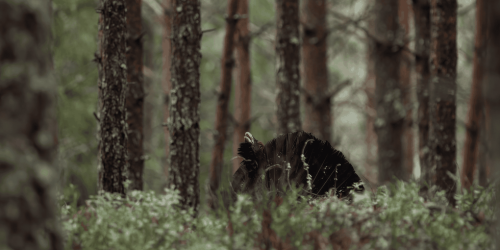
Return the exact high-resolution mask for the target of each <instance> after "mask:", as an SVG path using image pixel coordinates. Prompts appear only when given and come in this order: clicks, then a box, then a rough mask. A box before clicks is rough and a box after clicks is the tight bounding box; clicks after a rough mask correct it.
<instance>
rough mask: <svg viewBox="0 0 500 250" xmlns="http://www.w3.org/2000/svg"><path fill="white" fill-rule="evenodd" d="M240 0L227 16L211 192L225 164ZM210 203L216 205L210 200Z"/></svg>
mask: <svg viewBox="0 0 500 250" xmlns="http://www.w3.org/2000/svg"><path fill="white" fill-rule="evenodd" d="M238 2H239V1H238V0H228V5H227V17H226V34H225V36H224V47H223V52H222V59H221V74H222V77H221V81H220V85H219V88H220V92H219V93H218V94H219V96H218V99H217V107H216V115H215V130H216V131H217V132H216V134H215V145H214V148H213V151H212V160H211V162H210V194H212V195H213V194H216V191H217V189H219V185H220V180H221V175H222V166H223V164H224V146H225V143H226V137H227V134H226V133H227V121H228V118H229V113H228V106H229V98H230V95H231V84H232V83H231V81H232V74H233V67H234V57H233V50H234V34H235V31H236V24H237V23H238V20H239V18H238V17H237V16H236V11H237V10H238ZM209 203H210V204H209V205H210V206H211V207H214V206H215V205H214V204H213V203H212V202H211V201H209Z"/></svg>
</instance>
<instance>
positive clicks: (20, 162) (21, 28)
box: [0, 0, 64, 250]
mask: <svg viewBox="0 0 500 250" xmlns="http://www.w3.org/2000/svg"><path fill="white" fill-rule="evenodd" d="M51 4H52V2H51V1H49V0H40V1H9V0H0V37H1V40H2V42H1V43H0V69H2V70H1V71H0V120H1V122H0V141H1V143H0V204H2V205H1V206H0V232H1V235H2V236H0V237H1V240H0V241H1V243H0V244H1V246H2V248H5V249H16V250H17V249H19V250H20V249H56V250H59V249H61V250H62V249H64V246H63V240H64V239H63V237H62V235H61V232H60V230H59V223H58V222H59V220H58V216H57V215H58V212H57V211H58V209H57V207H56V184H55V183H57V182H56V181H57V180H56V179H57V178H56V177H57V176H58V174H59V173H58V168H57V162H56V152H57V127H56V124H57V120H56V119H57V117H56V95H57V92H56V91H57V86H56V84H55V83H56V79H55V77H54V75H53V68H52V65H53V64H52V60H51V54H50V53H51V45H50V42H51V41H50V36H51V30H50V25H51ZM20 38H21V40H20Z"/></svg>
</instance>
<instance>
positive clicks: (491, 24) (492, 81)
mask: <svg viewBox="0 0 500 250" xmlns="http://www.w3.org/2000/svg"><path fill="white" fill-rule="evenodd" d="M487 17H488V27H487V32H486V36H487V37H488V40H487V45H486V52H487V53H486V62H485V64H484V69H485V72H484V73H485V74H484V83H483V96H484V101H485V102H484V104H485V106H486V135H487V137H486V138H487V142H488V161H489V163H490V164H491V166H492V168H491V169H492V174H493V175H492V176H491V179H492V180H498V176H500V171H499V168H498V167H499V166H500V154H499V153H498V152H500V84H499V82H500V58H499V57H498V55H500V34H499V33H498V31H499V30H500V2H498V1H489V2H488V8H487ZM496 185H497V186H496V190H495V191H496V197H495V198H494V199H493V200H496V216H497V218H500V217H499V216H500V209H499V208H500V184H498V182H497V184H496ZM495 224H496V227H497V229H498V228H500V227H499V226H500V220H497V222H496V223H495ZM493 230H494V229H493ZM495 238H496V245H497V248H498V246H500V237H495Z"/></svg>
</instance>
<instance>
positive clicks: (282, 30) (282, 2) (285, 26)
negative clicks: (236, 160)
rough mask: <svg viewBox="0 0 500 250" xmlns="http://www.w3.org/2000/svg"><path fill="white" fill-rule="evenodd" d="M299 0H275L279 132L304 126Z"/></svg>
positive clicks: (291, 130)
mask: <svg viewBox="0 0 500 250" xmlns="http://www.w3.org/2000/svg"><path fill="white" fill-rule="evenodd" d="M299 47H300V34H299V1H298V0H277V1H276V42H275V49H276V88H277V93H276V118H277V128H276V129H277V133H278V135H280V134H286V133H290V132H296V131H298V130H300V129H301V122H300V68H299V63H300V54H299V53H300V51H299Z"/></svg>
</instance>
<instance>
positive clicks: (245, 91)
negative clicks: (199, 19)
mask: <svg viewBox="0 0 500 250" xmlns="http://www.w3.org/2000/svg"><path fill="white" fill-rule="evenodd" d="M239 1H240V2H239V4H238V14H239V15H240V16H246V17H244V18H243V19H241V20H239V21H238V24H237V25H236V33H235V34H236V35H235V48H236V49H235V51H236V67H235V69H236V74H235V75H236V77H235V78H236V84H235V86H234V103H235V105H234V119H235V120H236V127H235V129H234V133H233V155H234V156H236V155H238V148H239V146H240V143H242V142H243V137H244V136H245V132H247V131H250V102H251V97H252V95H251V93H252V80H251V76H250V51H249V48H250V46H249V45H250V36H249V31H248V23H249V20H248V18H249V15H248V0H239ZM240 161H241V160H240V159H238V160H233V161H232V162H233V173H234V172H236V170H237V169H238V168H239V166H240Z"/></svg>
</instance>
